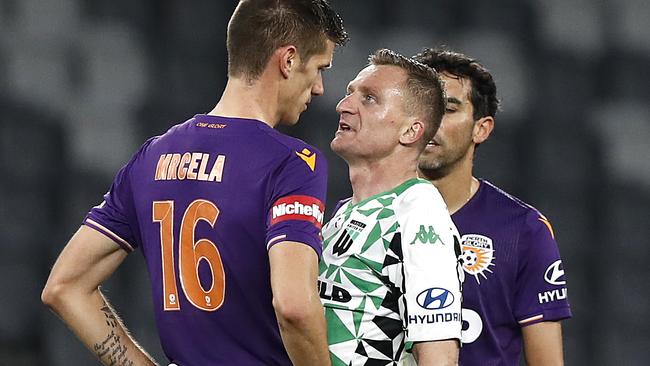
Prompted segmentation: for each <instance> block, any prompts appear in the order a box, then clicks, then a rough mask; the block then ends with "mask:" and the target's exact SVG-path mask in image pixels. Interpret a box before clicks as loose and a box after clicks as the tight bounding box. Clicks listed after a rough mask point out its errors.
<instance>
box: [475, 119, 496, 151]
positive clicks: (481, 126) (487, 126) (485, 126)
mask: <svg viewBox="0 0 650 366" xmlns="http://www.w3.org/2000/svg"><path fill="white" fill-rule="evenodd" d="M492 130H494V118H493V117H491V116H486V117H483V118H481V119H479V120H478V121H476V122H474V130H473V131H472V141H474V143H475V144H480V143H482V142H484V141H485V140H487V139H488V137H490V134H491V133H492Z"/></svg>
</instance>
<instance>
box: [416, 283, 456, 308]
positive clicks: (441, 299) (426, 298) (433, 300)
mask: <svg viewBox="0 0 650 366" xmlns="http://www.w3.org/2000/svg"><path fill="white" fill-rule="evenodd" d="M415 300H416V301H417V303H418V305H420V306H421V307H423V308H425V309H428V310H439V309H444V308H446V307H448V306H449V305H451V304H453V303H454V295H453V294H452V293H451V292H450V291H449V290H446V289H444V288H440V287H433V288H430V289H427V290H424V291H422V292H420V294H419V295H418V297H417V298H416V299H415Z"/></svg>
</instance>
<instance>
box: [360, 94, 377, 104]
mask: <svg viewBox="0 0 650 366" xmlns="http://www.w3.org/2000/svg"><path fill="white" fill-rule="evenodd" d="M363 101H364V102H369V103H371V102H376V101H377V98H375V96H374V95H372V94H365V95H364V96H363Z"/></svg>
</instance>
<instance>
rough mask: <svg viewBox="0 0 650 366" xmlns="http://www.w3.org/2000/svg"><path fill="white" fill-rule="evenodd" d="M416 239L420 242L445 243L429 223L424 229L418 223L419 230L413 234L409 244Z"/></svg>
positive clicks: (413, 242)
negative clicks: (413, 236)
mask: <svg viewBox="0 0 650 366" xmlns="http://www.w3.org/2000/svg"><path fill="white" fill-rule="evenodd" d="M416 241H418V242H420V243H422V244H427V243H428V244H435V243H436V242H437V241H440V243H442V244H443V245H444V244H445V243H443V242H442V240H440V235H438V233H436V231H435V230H434V229H433V226H431V225H429V228H428V229H425V228H424V225H420V231H418V232H417V234H415V238H413V241H412V242H411V245H413V244H415V242H416Z"/></svg>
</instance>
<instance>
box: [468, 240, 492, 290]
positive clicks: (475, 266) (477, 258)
mask: <svg viewBox="0 0 650 366" xmlns="http://www.w3.org/2000/svg"><path fill="white" fill-rule="evenodd" d="M460 241H461V245H462V249H463V253H462V254H461V255H460V258H461V260H462V261H463V270H464V271H465V272H467V273H469V274H470V275H472V276H474V278H475V279H476V282H477V283H478V284H481V278H480V277H479V276H481V277H483V278H487V275H486V274H485V272H490V273H492V269H490V267H491V266H494V246H493V244H492V239H491V238H488V237H487V236H483V235H479V234H465V235H463V237H462V238H461V239H460Z"/></svg>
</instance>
